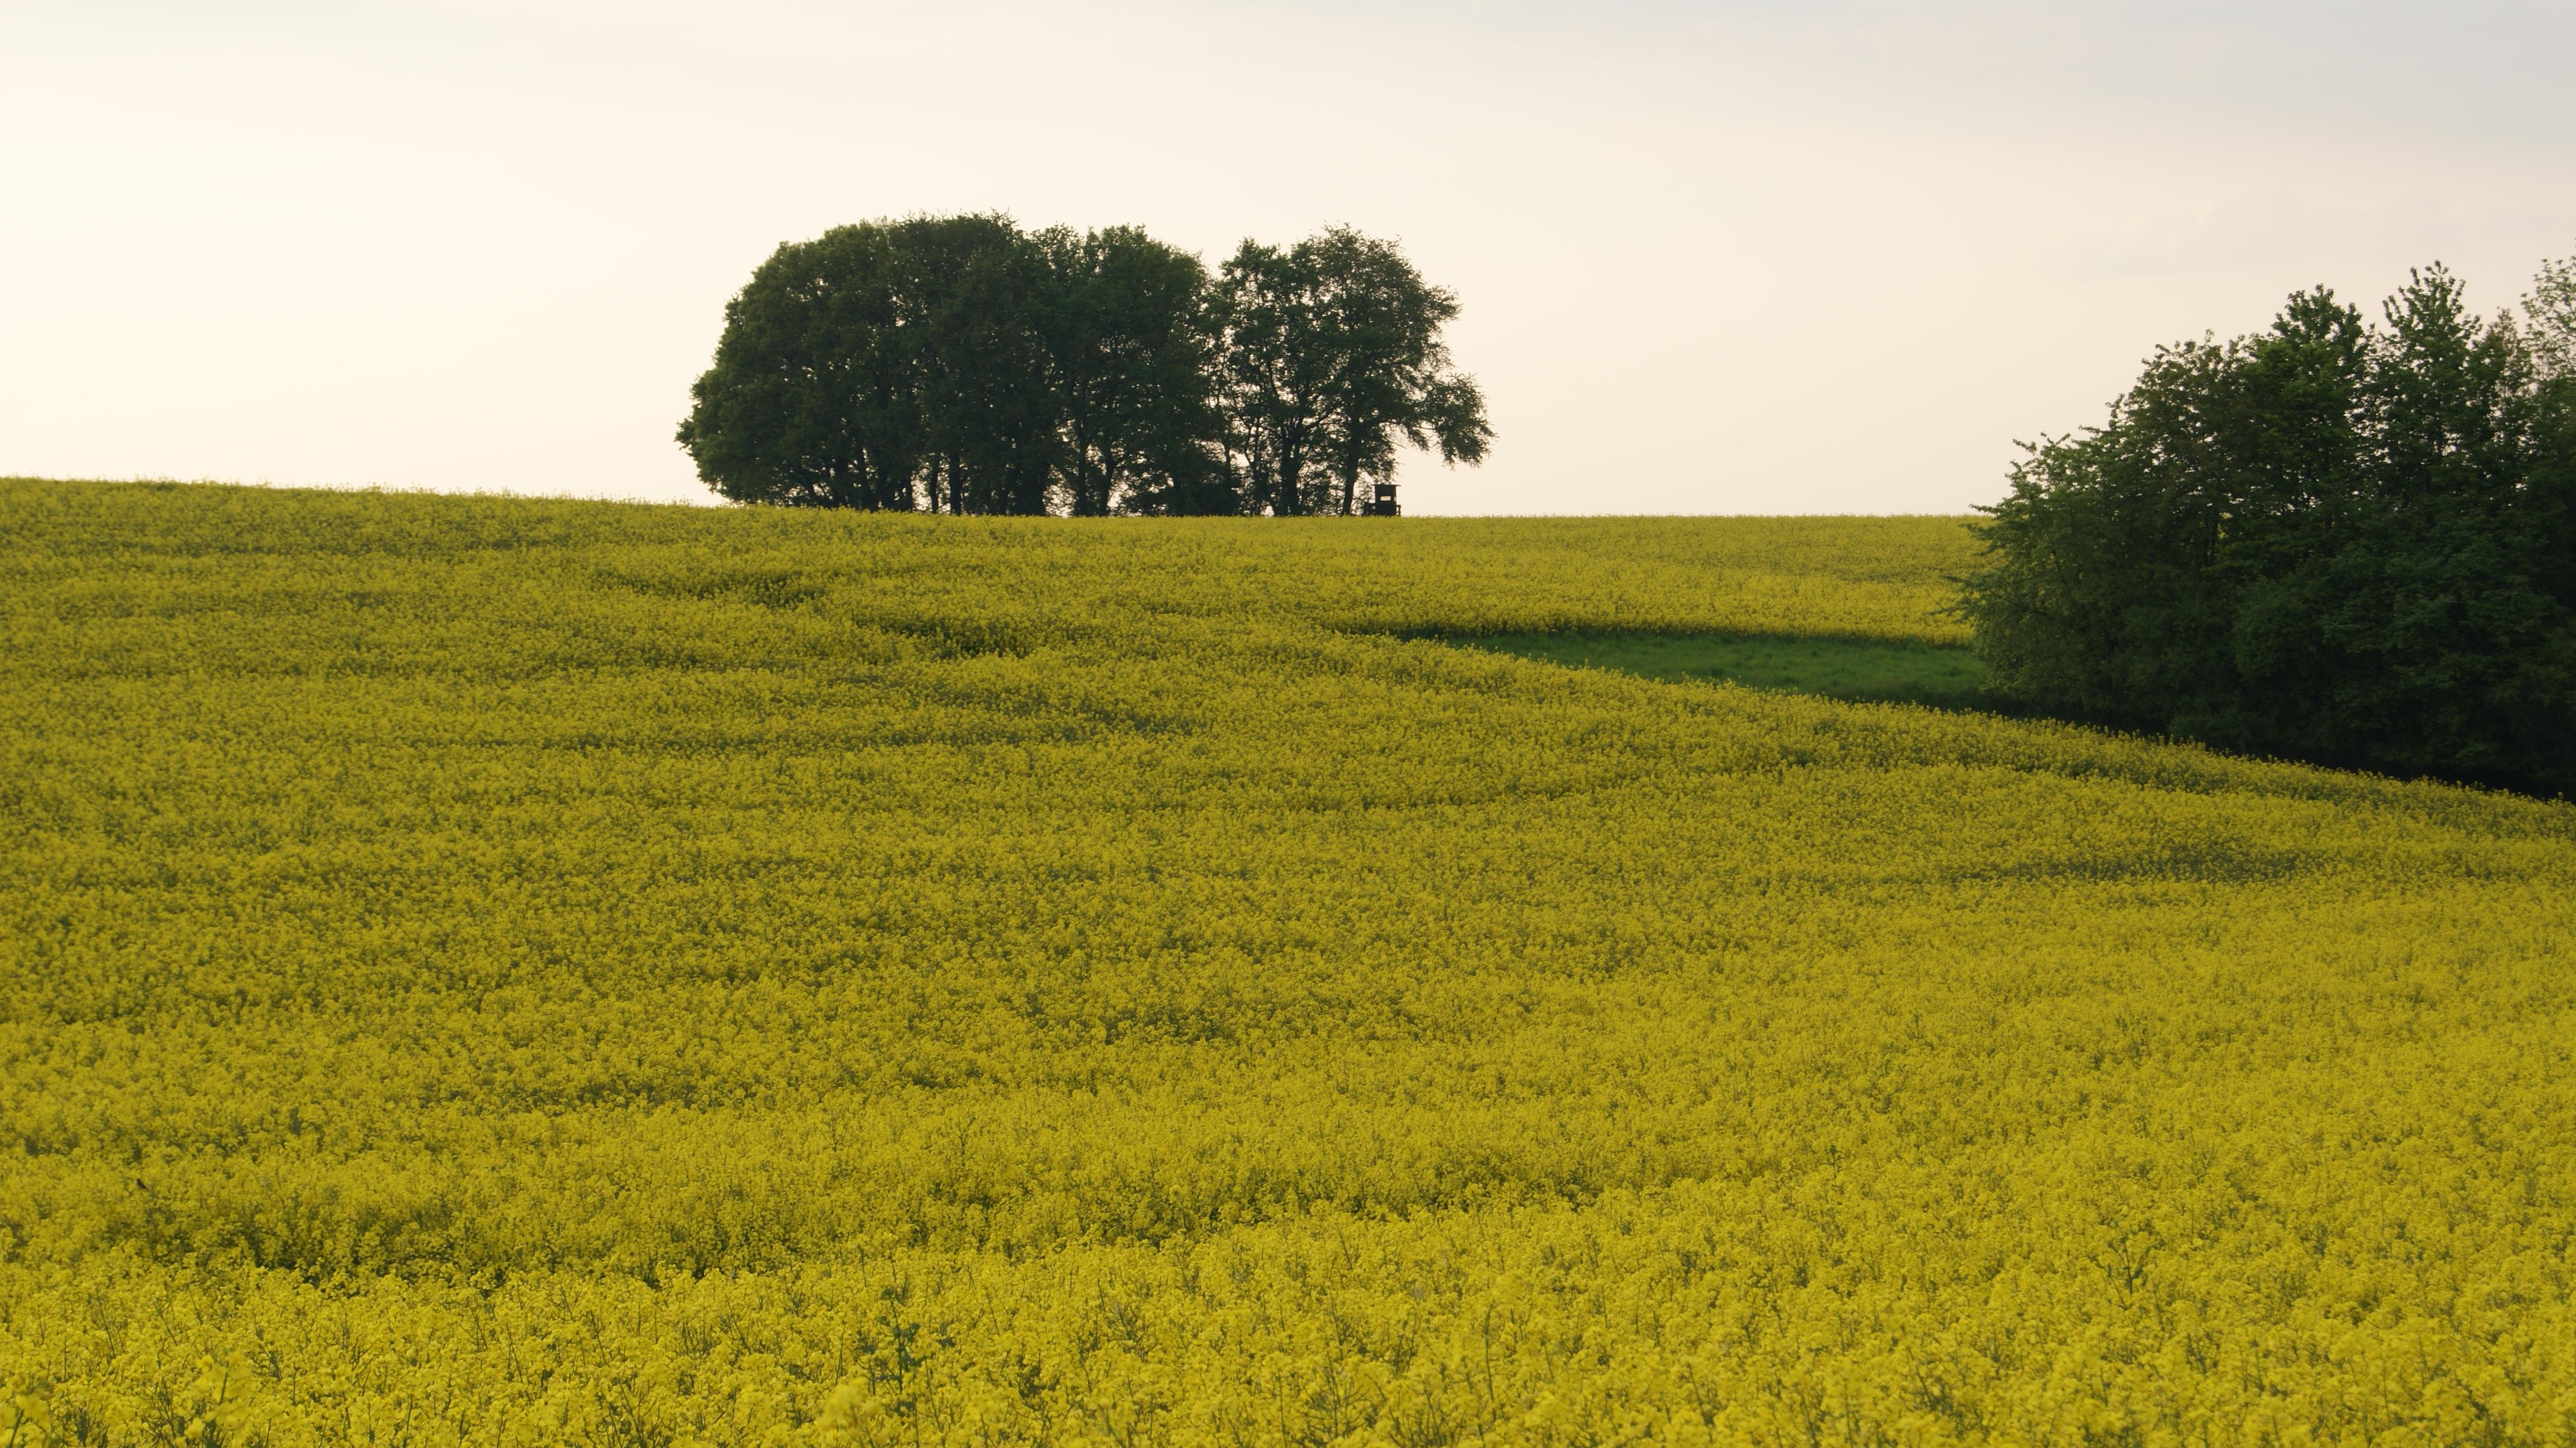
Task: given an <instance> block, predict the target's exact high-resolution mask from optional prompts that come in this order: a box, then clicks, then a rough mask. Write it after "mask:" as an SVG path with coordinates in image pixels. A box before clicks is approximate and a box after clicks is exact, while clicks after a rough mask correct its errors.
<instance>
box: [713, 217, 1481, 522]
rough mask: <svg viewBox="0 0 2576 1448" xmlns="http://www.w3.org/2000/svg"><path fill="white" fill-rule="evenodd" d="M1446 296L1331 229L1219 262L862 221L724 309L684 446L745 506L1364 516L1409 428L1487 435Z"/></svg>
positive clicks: (1446, 457)
mask: <svg viewBox="0 0 2576 1448" xmlns="http://www.w3.org/2000/svg"><path fill="white" fill-rule="evenodd" d="M1457 315H1458V301H1457V298H1456V297H1455V296H1454V295H1453V294H1452V293H1450V292H1448V291H1445V290H1443V289H1441V288H1438V287H1434V286H1432V285H1430V284H1429V283H1428V282H1426V281H1424V280H1423V278H1422V276H1421V274H1420V273H1419V272H1417V271H1416V270H1415V269H1414V268H1413V266H1412V264H1411V263H1410V262H1408V261H1407V260H1406V259H1405V258H1404V256H1403V254H1402V252H1401V251H1399V250H1398V249H1397V248H1396V247H1395V246H1394V245H1393V244H1392V243H1389V242H1385V241H1381V240H1377V239H1375V238H1371V237H1367V236H1363V235H1361V234H1360V233H1358V232H1355V231H1352V230H1349V229H1348V228H1341V227H1336V228H1333V229H1330V230H1327V231H1325V232H1323V233H1321V234H1319V235H1317V236H1314V237H1310V238H1308V239H1307V240H1305V241H1301V242H1299V243H1297V244H1296V245H1294V246H1292V247H1288V248H1285V249H1282V248H1276V247H1268V246H1263V245H1261V244H1259V243H1257V242H1251V241H1247V242H1245V243H1244V244H1243V246H1242V248H1241V249H1240V250H1239V251H1238V252H1237V253H1236V254H1235V256H1234V257H1233V258H1232V259H1231V260H1229V261H1228V262H1227V263H1226V264H1225V266H1224V268H1223V269H1222V271H1221V272H1220V273H1219V274H1218V275H1215V276H1211V275H1210V274H1209V273H1208V270H1207V268H1206V267H1205V266H1204V265H1202V264H1201V263H1200V261H1199V260H1198V259H1197V258H1196V257H1194V256H1191V255H1189V254H1187V253H1185V252H1181V251H1178V250H1175V249H1174V248H1172V247H1169V246H1166V245H1164V244H1163V243H1161V242H1158V241H1156V240H1154V239H1153V238H1152V237H1150V236H1148V235H1146V234H1145V233H1144V232H1143V231H1141V230H1138V229H1136V228H1133V227H1112V228H1109V229H1107V230H1103V231H1090V232H1076V231H1073V230H1071V229H1069V228H1064V227H1056V228H1051V229H1048V230H1044V231H1040V232H1036V233H1034V234H1031V233H1025V232H1022V231H1021V230H1020V229H1019V228H1018V227H1017V226H1015V225H1014V224H1013V223H1012V222H1011V221H1010V219H1009V218H1007V217H1002V216H954V217H914V218H911V219H908V220H904V221H891V222H865V223H861V224H859V225H855V226H844V227H838V228H835V229H834V230H832V231H829V232H826V233H825V234H824V235H822V236H820V237H818V238H816V239H814V240H812V241H807V242H795V243H789V244H787V245H784V246H781V247H780V248H779V249H778V250H777V252H776V253H774V254H773V255H772V256H771V257H770V258H769V260H768V261H766V262H764V263H763V264H762V265H761V266H760V268H759V269H758V270H757V271H755V272H754V273H753V275H752V278H751V281H750V282H749V283H748V284H747V285H745V286H744V288H743V289H742V291H741V292H740V293H739V294H738V295H736V296H735V297H734V299H733V300H732V301H731V302H730V303H729V304H728V305H727V306H726V308H725V327H724V333H723V336H722V339H721V340H720V341H719V342H718V344H717V348H716V357H715V363H714V365H713V366H712V367H710V368H709V369H708V370H707V372H706V374H705V375H704V376H702V377H700V378H699V379H698V381H697V384H696V386H695V387H694V388H693V389H692V396H693V398H694V402H695V405H694V407H693V408H692V409H691V411H690V414H689V416H688V418H687V420H685V421H684V422H682V423H681V424H680V429H679V441H680V443H681V445H682V446H684V447H686V448H687V449H688V451H689V453H690V455H691V456H692V457H693V458H694V459H695V460H696V462H697V465H698V473H699V476H700V477H702V478H704V479H705V480H706V481H707V482H708V484H709V485H710V486H712V487H714V488H715V489H716V490H717V491H718V492H720V493H722V494H723V495H724V496H726V497H728V498H732V499H734V500H736V501H740V502H754V503H771V504H781V505H788V506H803V507H846V508H891V509H928V510H931V511H936V512H951V513H1040V512H1048V511H1055V512H1064V513H1072V514H1077V515H1096V514H1105V513H1112V512H1127V513H1271V514H1278V515H1283V516H1284V515H1294V514H1312V513H1352V512H1357V511H1360V509H1361V508H1362V507H1363V506H1364V505H1365V498H1364V495H1363V488H1362V485H1363V484H1364V483H1368V482H1374V481H1380V480H1384V479H1386V478H1388V477H1390V476H1391V475H1392V474H1393V472H1394V470H1395V466H1396V461H1397V451H1398V444H1399V443H1406V444H1410V445H1412V446H1414V447H1417V448H1424V449H1433V450H1436V451H1437V452H1438V453H1439V455H1440V457H1441V458H1442V460H1443V461H1444V462H1449V463H1460V462H1464V463H1469V464H1473V463H1476V462H1480V461H1482V459H1483V458H1484V456H1485V453H1486V450H1487V448H1488V447H1489V446H1490V444H1491V442H1492V438H1493V429H1492V427H1491V426H1490V425H1489V424H1488V423H1487V421H1486V418H1485V411H1484V399H1483V396H1482V394H1481V393H1480V392H1479V391H1478V390H1477V388H1476V384H1475V382H1474V380H1473V379H1472V378H1470V377H1468V376H1466V375H1465V374H1463V373H1461V372H1459V371H1457V370H1456V369H1455V368H1454V367H1453V366H1452V364H1451V359H1450V356H1449V351H1448V348H1447V346H1446V344H1445V343H1444V342H1443V341H1442V339H1441V330H1442V328H1443V327H1445V326H1446V325H1447V324H1448V323H1449V322H1450V321H1451V320H1453V319H1454V318H1455V317H1456V316H1457Z"/></svg>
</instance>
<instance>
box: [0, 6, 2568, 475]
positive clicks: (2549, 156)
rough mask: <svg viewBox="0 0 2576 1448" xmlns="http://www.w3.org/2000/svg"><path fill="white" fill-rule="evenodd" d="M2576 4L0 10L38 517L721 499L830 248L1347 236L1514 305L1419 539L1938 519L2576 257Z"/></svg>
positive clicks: (17, 370)
mask: <svg viewBox="0 0 2576 1448" xmlns="http://www.w3.org/2000/svg"><path fill="white" fill-rule="evenodd" d="M2571 75H2576V5H2569V4H2566V3H2564V0H2557V3H2550V4H2541V3H2518V0H2517V3H2448V4H2438V5H2436V4H2420V5H2397V4H2385V3H2352V4H2328V3H2317V0H2248V3H2238V4H2149V3H2118V4H2100V5H2085V4H2082V3H2080V0H2069V3H2050V0H2003V3H1967V4H1956V5H1937V6H1936V5H1904V4H1895V3H1870V0H1822V3H1812V4H1795V3H1786V0H1777V3H1736V4H1699V5H1694V4H1681V3H1657V0H1630V3H1616V0H1614V3H1608V4H1597V5H1580V6H1578V5H1555V4H1541V3H1535V0H1503V3H1488V4H1477V3H1469V0H1452V3H1441V0H1416V3H1401V0H1398V3H1379V4H1366V3H1359V0H1312V3H1304V4H1287V3H1281V4H1251V3H1214V0H1210V3H1195V4H1193V3H1177V0H1176V3H1156V0H1128V3H1113V4H1099V5H1078V4H1061V3H1058V4H1034V3H993V4H974V3H958V4H946V5H822V4H804V3H793V0H775V3H773V0H751V3H740V0H737V3H729V4H723V5H716V4H702V5H679V4H667V3H652V0H647V3H641V4H615V5H610V4H571V3H566V4H545V3H524V0H419V3H409V4H364V3H331V4H321V3H316V4H295V3H274V0H233V3H226V4H222V5H205V4H201V3H200V4H167V5H147V4H120V3H114V0H87V3H78V4H68V3H52V0H43V3H17V0H0V473H19V474H37V475H44V476H66V477H133V476H155V477H179V478H215V479H228V480H241V481H269V482H275V483H281V484H331V485H364V484H382V485H386V486H393V487H430V488H441V489H460V490H463V489H490V490H509V491H515V492H534V493H574V494H587V495H598V496H608V497H629V498H650V499H666V500H683V501H705V500H707V499H708V498H709V496H710V495H709V494H707V493H706V492H705V490H704V488H703V486H702V485H701V484H699V483H698V482H697V480H696V477H695V475H694V472H693V470H692V469H691V467H690V465H689V461H688V458H687V457H686V455H685V454H683V453H682V452H680V450H679V449H678V447H677V446H676V445H675V444H674V443H673V442H672V440H671V433H672V429H673V427H674V426H675V425H676V424H677V423H678V421H679V419H680V417H681V415H682V414H683V413H684V412H686V411H687V408H688V388H689V383H690V382H691V380H692V379H694V378H695V377H696V376H697V374H698V373H699V372H700V371H702V370H703V369H704V368H705V366H706V364H707V360H708V357H709V354H710V353H711V351H712V350H713V348H714V345H715V340H716V334H717V331H718V329H719V327H720V326H721V323H722V312H723V307H724V302H725V299H726V297H727V296H728V295H730V294H731V293H732V292H733V291H734V289H735V288H737V287H739V286H740V285H741V284H742V282H743V280H744V279H745V278H746V277H747V276H748V275H749V274H750V271H751V269H752V267H753V266H754V265H756V264H757V263H758V262H759V261H760V260H761V259H762V258H763V257H765V256H766V255H767V254H768V253H769V252H770V250H771V249H772V248H774V247H775V246H777V245H778V243H780V242H782V241H788V240H801V239H803V238H807V237H811V236H813V235H815V234H817V233H819V232H821V231H823V230H824V229H826V228H828V227H831V226H834V225H837V224H840V223H843V222H849V221H857V220H862V219H866V218H870V217H884V216H899V215H904V214H908V213H913V212H949V211H960V210H988V209H989V210H1002V211H1007V212H1009V213H1011V214H1012V215H1013V216H1015V217H1017V218H1018V219H1019V220H1020V221H1021V222H1022V223H1023V224H1026V225H1031V226H1040V225H1048V224H1052V223H1057V222H1065V223H1070V224H1073V225H1076V226H1099V225H1108V224H1113V223H1121V222H1128V223H1135V224H1138V225H1142V226H1144V227H1145V228H1146V229H1148V230H1149V231H1151V232H1153V233H1154V234H1155V235H1157V236H1159V237H1162V238H1163V239H1165V240H1167V241H1170V242H1173V243H1175V244H1177V245H1180V246H1182V247H1184V248H1187V249H1190V250H1193V251H1196V252H1198V253H1199V254H1200V255H1201V256H1203V257H1204V258H1206V259H1207V260H1208V261H1209V262H1210V263H1211V264H1214V263H1215V262H1217V261H1219V260H1221V259H1222V258H1223V256H1224V255H1225V254H1226V253H1227V252H1229V251H1231V250H1232V248H1233V246H1234V245H1235V243H1236V242H1237V241H1238V240H1240V239H1241V238H1243V237H1245V236H1253V237H1258V238H1261V239H1263V240H1267V241H1274V242H1287V241H1293V240H1294V239H1296V238H1297V237H1299V236H1302V235H1305V234H1307V233H1308V232H1311V231H1313V230H1315V229H1317V228H1319V227H1321V226H1324V225H1326V224H1328V223H1333V222H1344V223H1348V224H1350V225H1353V226H1357V227H1359V228H1360V229H1362V230H1364V231H1367V232H1371V233H1374V234H1378V235H1383V236H1389V237H1394V238H1397V239H1400V240H1401V241H1402V242H1403V244H1404V245H1405V247H1406V249H1407V250H1408V252H1409V253H1410V254H1411V255H1412V257H1413V258H1414V260H1415V261H1416V263H1417V264H1418V265H1419V266H1420V267H1421V268H1422V270H1423V271H1424V272H1425V273H1426V274H1427V275H1428V276H1429V277H1430V278H1431V279H1432V280H1434V281H1436V282H1439V283H1441V284H1444V285H1446V286H1449V287H1451V288H1453V289H1455V290H1456V291H1457V292H1458V293H1459V295H1460V297H1461V299H1462V301H1463V302H1464V304H1465V315H1464V316H1463V317H1462V318H1461V319H1460V321H1459V322H1458V323H1457V324H1456V325H1455V327H1454V328H1453V329H1452V333H1451V341H1452V344H1453V347H1454V350H1455V352H1456V355H1457V359H1458V361H1459V363H1460V364H1461V365H1462V366H1463V367H1465V368H1466V369H1467V370H1469V371H1471V372H1473V373H1475V374H1476V375H1477V377H1478V378H1479V379H1480V380H1481V381H1482V383H1483V384H1484V386H1485V389H1486V393H1487V396H1488V399H1489V401H1490V404H1491V409H1492V416H1493V421H1494V426H1495V429H1496V433H1497V441H1496V446H1495V449H1494V453H1493V457H1492V459H1491V460H1490V461H1489V462H1488V463H1487V464H1486V465H1485V466H1484V467H1483V468H1481V469H1473V470H1469V469H1460V470H1457V471H1448V470H1444V469H1443V468H1441V467H1440V466H1439V465H1438V464H1437V463H1436V462H1419V463H1416V464H1414V465H1411V466H1408V467H1407V468H1406V469H1405V473H1404V476H1403V482H1404V484H1405V494H1404V498H1405V504H1406V510H1407V511H1408V512H1413V513H1536V512H1551V513H1817V512H1929V511H1953V510H1959V509H1964V508H1966V507H1968V506H1970V505H1971V504H1975V503H1981V502H1987V501H1991V500H1992V499H1993V498H1995V497H1996V496H1997V495H1998V494H1999V493H2000V492H2001V490H2002V479H2003V473H2004V469H2005V467H2006V465H2007V464H2008V463H2009V462H2010V461H2011V459H2012V458H2013V456H2014V455H2015V450H2014V446H2013V444H2014V441H2015V439H2017V438H2029V437H2034V436H2037V435H2039V434H2041V433H2043V432H2063V431H2068V430H2071V429H2074V428H2076V427H2079V426H2082V425H2084V424H2086V423H2090V422H2094V421H2098V420H2099V419H2100V417H2101V416H2102V409H2103V406H2104V404H2105V403H2107V402H2108V401H2109V399H2110V398H2111V397H2112V396H2113V395H2114V394H2116V393H2117V392H2118V391H2119V390H2120V389H2121V388H2122V387H2123V386H2124V385H2125V384H2126V383H2127V382H2128V381H2129V380H2130V379H2131V378H2132V377H2134V375H2135V374H2136V371H2137V365H2138V362H2139V359H2140V358H2141V357H2143V356H2144V355H2145V354H2146V353H2147V352H2148V351H2149V350H2151V349H2152V348H2153V347H2154V346H2155V345H2156V344H2157V343H2158V342H2162V341H2169V340H2174V339H2177V338H2181V337H2185V336H2196V335H2198V334H2200V333H2201V332H2203V331H2204V330H2216V331H2218V332H2220V333H2222V334H2225V333H2231V332H2238V331H2245V330H2250V329H2253V328H2255V327H2259V326H2261V325H2263V324H2264V323H2265V322H2266V321H2268V320H2269V318H2270V317H2271V315H2272V313H2273V311H2274V310H2275V309H2276V308H2277V306H2278V304H2279V302H2280V300H2281V298H2282V297H2283V296H2284V295H2285V294H2286V293H2287V292H2289V291H2290V290H2291V289H2292V288H2294V287H2299V286H2305V285H2310V284H2314V283H2318V282H2324V283H2327V284H2329V285H2332V286H2333V287H2335V289H2336V290H2337V291H2338V292H2339V293H2341V294H2342V295H2344V296H2345V297H2347V298H2349V299H2352V300H2356V301H2360V302H2362V303H2363V304H2364V305H2365V306H2366V307H2368V308H2370V309H2372V310H2373V311H2374V313H2375V310H2376V306H2377V303H2378V300H2379V298H2381V297H2382V296H2384V295H2385V294H2386V293H2388V292H2389V291H2390V290H2392V289H2393V288H2395V287H2396V286H2397V285H2399V284H2400V283H2402V282H2403V281H2404V279H2405V276H2406V269H2407V268H2408V267H2409V266H2410V265H2417V264H2422V263H2426V262H2430V261H2432V260H2435V259H2437V258H2438V259H2441V260H2444V261H2447V262H2449V263H2450V264H2451V266H2452V268H2453V269H2454V270H2455V271H2458V272H2460V273H2462V274H2463V275H2465V276H2466V277H2467V279H2468V282H2469V286H2470V299H2471V301H2472V303H2473V304H2474V305H2476V306H2478V307H2480V308H2481V309H2482V310H2491V309H2493V308H2496V307H2498V306H2501V305H2504V304H2507V303H2510V302H2512V301H2514V300H2516V299H2517V298H2518V297H2519V296H2520V295H2521V293H2522V292H2523V290H2524V289H2525V287H2526V286H2527V285H2528V283H2529V280H2530V278H2531V275H2532V273H2533V272H2534V271H2535V270H2536V269H2537V267H2538V265H2539V264H2540V262H2541V260H2542V259H2543V258H2545V257H2561V256H2566V255H2569V254H2570V253H2571V252H2576V107H2571V104H2570V102H2569V99H2568V95H2569V90H2570V85H2571V82H2570V81H2569V77H2570V76H2571Z"/></svg>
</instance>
